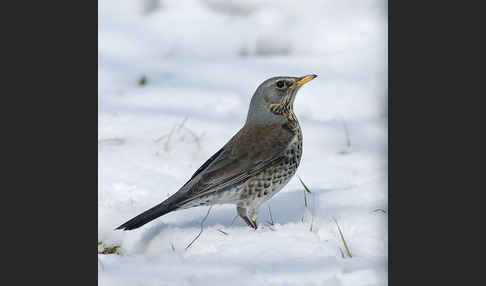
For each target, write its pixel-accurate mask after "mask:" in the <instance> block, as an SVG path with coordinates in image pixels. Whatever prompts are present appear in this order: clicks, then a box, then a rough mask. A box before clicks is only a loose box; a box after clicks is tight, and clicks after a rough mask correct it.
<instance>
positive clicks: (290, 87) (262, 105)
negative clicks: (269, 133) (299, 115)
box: [246, 74, 317, 124]
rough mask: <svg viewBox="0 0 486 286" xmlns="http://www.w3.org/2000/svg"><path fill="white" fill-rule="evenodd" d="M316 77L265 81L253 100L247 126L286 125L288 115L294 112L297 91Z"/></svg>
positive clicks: (312, 75) (284, 77)
mask: <svg viewBox="0 0 486 286" xmlns="http://www.w3.org/2000/svg"><path fill="white" fill-rule="evenodd" d="M316 77H317V75H315V74H310V75H306V76H303V77H289V76H278V77H272V78H269V79H267V80H266V81H264V82H263V83H262V84H260V86H258V88H257V89H256V91H255V93H254V94H253V97H252V98H251V102H250V108H249V110H248V117H247V119H246V122H247V124H248V123H250V124H274V123H284V122H285V121H286V120H287V118H286V116H287V115H288V113H289V112H292V111H293V104H294V100H295V95H296V94H297V91H298V90H299V89H300V87H301V86H302V85H304V84H305V83H307V82H309V81H311V80H313V79H314V78H316Z"/></svg>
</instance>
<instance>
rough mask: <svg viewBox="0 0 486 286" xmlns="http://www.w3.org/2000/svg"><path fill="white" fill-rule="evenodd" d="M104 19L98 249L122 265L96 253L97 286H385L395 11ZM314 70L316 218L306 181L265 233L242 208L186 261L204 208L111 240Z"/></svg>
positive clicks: (209, 2) (105, 14)
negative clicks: (264, 94) (260, 96)
mask: <svg viewBox="0 0 486 286" xmlns="http://www.w3.org/2000/svg"><path fill="white" fill-rule="evenodd" d="M98 17H99V19H98V21H99V34H98V35H99V36H98V37H99V38H98V39H99V47H98V74H99V75H98V80H99V87H98V103H99V110H98V134H99V135H98V136H99V138H98V158H99V159H98V165H99V171H98V175H99V177H98V181H99V189H98V216H99V217H98V242H99V245H98V249H99V251H103V250H104V249H107V248H110V247H113V246H119V248H117V250H116V252H118V253H119V254H120V255H116V254H99V255H98V269H99V270H98V273H99V285H103V286H105V285H106V286H108V285H227V284H231V285H233V286H236V285H331V286H332V285H354V286H356V285H386V284H387V263H388V252H387V249H388V231H387V228H388V219H387V215H388V203H387V193H388V179H387V178H388V174H387V150H388V147H387V145H388V132H387V129H388V126H387V108H386V105H387V97H388V94H387V93H388V90H387V87H388V83H387V66H388V63H387V57H388V54H387V53H388V51H387V41H388V39H387V29H388V26H387V2H386V1H383V0H322V1H318V0H313V1H289V0H285V1H264V0H259V1H257V0H187V1H176V0H171V1H169V0H146V1H135V0H131V1H127V0H117V1H115V0H101V1H99V16H98ZM309 73H315V74H317V75H319V77H318V78H316V79H315V80H313V81H312V82H310V83H308V84H307V85H306V86H305V87H303V88H302V89H301V90H300V92H299V94H298V95H297V99H296V101H295V106H294V107H295V113H296V114H297V116H298V118H299V121H300V125H301V127H302V130H303V134H304V153H303V157H302V162H301V165H300V167H299V170H298V171H297V175H299V176H300V177H301V178H302V180H303V181H304V182H305V184H306V185H307V186H308V187H309V189H310V191H311V192H312V194H307V207H306V206H305V204H304V188H303V186H302V184H301V183H300V182H299V179H298V178H297V177H295V178H294V179H292V180H291V182H290V183H289V184H288V185H287V186H286V187H285V188H284V189H283V190H282V191H281V192H280V193H279V194H277V195H276V196H275V197H274V198H272V199H271V200H270V201H269V202H267V203H266V204H264V205H263V206H262V208H261V209H260V217H259V224H260V228H259V229H258V230H257V231H254V230H251V229H249V228H248V227H247V226H246V225H245V224H244V222H242V221H241V220H240V219H239V218H238V219H236V220H235V222H234V224H232V220H233V217H234V216H235V214H236V212H235V207H234V206H215V207H213V208H212V210H211V213H210V215H209V217H208V219H207V220H206V222H205V228H204V232H203V234H202V235H201V237H200V238H199V239H198V240H197V241H196V242H195V243H194V244H193V245H192V246H191V247H190V248H189V249H188V250H187V251H185V250H184V248H185V247H186V246H187V245H188V244H189V242H190V241H191V240H192V239H193V238H194V237H195V236H196V235H197V234H198V232H199V230H200V221H201V220H202V218H203V217H204V215H205V214H206V212H207V208H206V207H202V208H193V209H189V210H183V211H179V212H174V213H171V214H168V215H166V216H164V217H162V218H159V219H157V220H155V221H153V222H151V223H149V224H147V225H145V226H143V227H142V228H140V229H137V230H134V231H130V232H122V231H114V230H113V229H114V228H115V227H117V226H119V225H120V224H121V223H123V222H125V221H126V220H128V219H130V218H132V217H133V216H135V215H137V214H139V213H140V212H142V211H144V210H146V209H148V208H150V207H152V206H154V205H155V204H158V203H159V202H161V201H162V200H164V199H165V198H166V197H167V196H168V195H170V194H172V193H174V192H176V191H177V190H178V188H179V187H180V186H182V185H183V184H184V183H185V182H186V181H187V180H188V179H189V178H190V176H191V175H192V174H193V173H194V171H195V170H196V169H197V168H198V167H199V166H200V165H201V164H202V163H204V162H205V161H206V159H208V158H209V157H210V156H211V155H212V154H214V153H215V152H216V151H217V150H219V148H220V147H221V146H223V145H224V144H225V143H226V142H227V141H228V140H229V139H230V138H231V136H232V135H234V134H235V133H236V132H237V131H238V129H239V128H241V126H242V125H243V123H244V121H245V118H246V114H247V110H248V104H249V101H250V98H251V95H252V94H253V92H254V90H255V89H256V87H257V86H258V85H259V84H260V83H261V82H262V81H263V80H265V79H267V78H269V77H272V76H277V75H289V76H302V75H305V74H309ZM269 208H270V209H271V212H272V217H273V221H274V225H273V226H271V227H270V226H269V224H268V223H267V221H269V220H270V219H271V218H270V216H269V212H268V209H269ZM334 219H335V220H336V221H337V222H338V224H339V226H340V228H341V230H342V233H343V235H344V238H345V241H346V243H347V246H348V248H349V250H350V252H351V254H352V257H348V255H347V253H346V250H345V247H344V244H343V241H342V238H341V236H340V234H339V231H338V228H337V225H336V223H335V221H334ZM223 232H224V233H223ZM341 251H343V252H344V256H345V258H343V255H342V253H341Z"/></svg>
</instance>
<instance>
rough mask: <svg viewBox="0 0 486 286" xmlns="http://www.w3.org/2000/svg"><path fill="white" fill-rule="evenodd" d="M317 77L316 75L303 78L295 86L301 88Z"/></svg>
mask: <svg viewBox="0 0 486 286" xmlns="http://www.w3.org/2000/svg"><path fill="white" fill-rule="evenodd" d="M316 77H317V75H315V74H308V75H306V76H303V77H301V78H300V79H299V80H298V81H296V82H295V86H296V87H299V86H302V85H303V84H305V83H307V82H309V81H311V80H313V79H315V78H316Z"/></svg>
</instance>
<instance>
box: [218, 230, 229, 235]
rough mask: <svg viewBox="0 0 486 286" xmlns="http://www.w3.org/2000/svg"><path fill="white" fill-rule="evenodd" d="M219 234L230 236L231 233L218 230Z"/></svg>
mask: <svg viewBox="0 0 486 286" xmlns="http://www.w3.org/2000/svg"><path fill="white" fill-rule="evenodd" d="M218 231H219V232H221V233H222V234H224V235H229V233H227V232H225V231H222V230H221V229H218Z"/></svg>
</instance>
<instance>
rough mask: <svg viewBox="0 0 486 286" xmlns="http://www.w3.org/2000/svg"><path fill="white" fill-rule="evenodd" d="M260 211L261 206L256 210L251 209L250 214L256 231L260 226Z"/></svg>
mask: <svg viewBox="0 0 486 286" xmlns="http://www.w3.org/2000/svg"><path fill="white" fill-rule="evenodd" d="M258 209H259V206H257V207H255V208H250V213H249V215H250V220H251V222H252V223H253V225H255V229H257V228H258V225H257V217H258Z"/></svg>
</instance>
